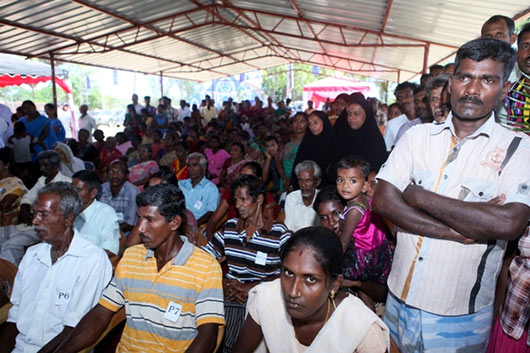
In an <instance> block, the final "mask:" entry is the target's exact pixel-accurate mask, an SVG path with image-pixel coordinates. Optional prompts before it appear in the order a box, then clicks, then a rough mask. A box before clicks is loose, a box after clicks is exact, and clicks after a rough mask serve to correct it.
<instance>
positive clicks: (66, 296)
mask: <svg viewBox="0 0 530 353" xmlns="http://www.w3.org/2000/svg"><path fill="white" fill-rule="evenodd" d="M70 297H71V294H70V293H68V292H61V291H59V292H58V293H57V296H56V297H55V305H64V304H66V303H68V301H69V300H70Z"/></svg>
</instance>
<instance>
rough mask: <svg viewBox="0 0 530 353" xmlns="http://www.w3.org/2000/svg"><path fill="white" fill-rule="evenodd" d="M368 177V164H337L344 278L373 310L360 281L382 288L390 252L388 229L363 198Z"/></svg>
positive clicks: (344, 161)
mask: <svg viewBox="0 0 530 353" xmlns="http://www.w3.org/2000/svg"><path fill="white" fill-rule="evenodd" d="M369 174H370V165H369V164H368V162H366V161H364V160H363V159H361V158H357V157H346V158H343V159H341V160H340V161H339V163H338V164H337V192H338V193H339V195H340V196H341V197H342V198H343V199H344V200H345V202H346V207H345V208H344V211H343V212H342V215H341V216H340V218H341V233H340V240H341V242H342V247H343V251H344V270H343V275H344V278H345V279H346V280H350V281H352V282H349V284H350V285H351V286H354V287H357V288H359V298H361V299H362V300H363V301H364V302H365V304H366V305H367V306H368V307H370V308H372V309H374V303H373V299H372V297H374V294H373V293H367V292H370V291H367V290H366V289H365V288H363V287H368V286H367V283H363V282H366V281H370V282H372V283H371V284H373V285H377V284H379V285H382V286H385V284H386V280H387V277H388V274H389V272H390V266H391V263H392V250H391V247H390V244H389V242H388V240H387V238H386V232H387V228H386V226H385V224H384V222H383V220H382V219H381V217H379V216H378V215H377V214H375V213H373V212H372V204H371V200H370V199H368V197H367V196H366V192H367V191H368V190H369V182H368V176H369ZM379 287H381V286H379ZM376 292H379V291H376ZM369 294H372V295H371V296H370V295H369ZM377 296H378V295H377Z"/></svg>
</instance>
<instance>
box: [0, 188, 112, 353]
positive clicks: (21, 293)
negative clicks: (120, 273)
mask: <svg viewBox="0 0 530 353" xmlns="http://www.w3.org/2000/svg"><path fill="white" fill-rule="evenodd" d="M81 209H82V204H81V200H80V199H79V196H78V194H77V191H76V190H75V189H74V187H73V186H72V184H70V183H65V182H59V183H52V184H50V185H47V186H45V187H44V188H42V189H41V190H40V191H39V194H38V196H37V199H36V200H35V202H34V203H33V211H34V213H35V217H34V218H33V224H34V225H35V229H36V232H37V234H38V236H39V238H40V239H41V241H42V243H40V244H37V245H35V246H33V247H31V248H29V249H28V251H27V253H26V255H25V256H24V258H23V260H22V262H21V263H20V266H19V269H18V273H17V276H16V278H15V284H14V287H13V293H12V295H11V302H12V304H13V307H12V308H11V309H10V311H9V317H8V320H7V322H8V323H7V326H6V327H5V328H4V330H3V331H2V334H1V335H0V347H1V348H0V351H6V352H11V351H12V352H17V353H18V352H37V351H39V350H42V351H46V352H51V351H53V350H54V349H55V348H56V347H57V346H58V345H59V344H60V343H61V342H62V341H63V340H64V339H65V338H66V337H67V336H68V334H69V333H70V331H71V330H72V329H73V327H75V326H76V325H77V323H78V322H79V321H80V320H81V318H82V317H83V316H84V315H85V314H86V313H87V312H88V311H89V310H90V309H91V308H92V307H93V306H94V305H96V304H97V302H98V300H99V298H100V296H101V293H102V292H103V289H104V288H105V287H106V285H107V284H108V283H109V281H110V279H111V275H112V266H111V264H110V262H109V259H108V257H107V255H106V254H105V252H104V251H103V250H102V249H100V248H99V247H97V246H95V245H93V244H92V243H91V242H89V241H88V240H86V239H84V238H83V237H81V236H80V235H79V234H78V232H77V231H75V230H74V228H73V223H74V219H75V217H76V216H77V215H78V214H79V212H80V211H81Z"/></svg>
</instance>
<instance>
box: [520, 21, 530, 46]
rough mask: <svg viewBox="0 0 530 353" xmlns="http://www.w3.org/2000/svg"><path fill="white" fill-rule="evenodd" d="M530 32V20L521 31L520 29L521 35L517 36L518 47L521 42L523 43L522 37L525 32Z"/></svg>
mask: <svg viewBox="0 0 530 353" xmlns="http://www.w3.org/2000/svg"><path fill="white" fill-rule="evenodd" d="M528 32H530V22H528V23H527V24H525V25H524V26H523V28H521V31H519V35H518V36H517V47H519V44H521V40H522V39H521V38H522V37H523V34H526V33H528Z"/></svg>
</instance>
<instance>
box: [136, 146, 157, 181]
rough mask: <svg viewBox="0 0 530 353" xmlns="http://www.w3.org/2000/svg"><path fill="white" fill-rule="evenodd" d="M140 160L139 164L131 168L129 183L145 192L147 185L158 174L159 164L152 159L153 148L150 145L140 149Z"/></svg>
mask: <svg viewBox="0 0 530 353" xmlns="http://www.w3.org/2000/svg"><path fill="white" fill-rule="evenodd" d="M138 150H139V152H140V160H139V161H138V164H136V165H134V166H132V167H131V168H129V182H131V183H133V184H134V185H136V186H137V187H138V188H139V189H140V190H143V186H144V184H145V183H147V182H148V181H149V179H150V178H151V177H152V176H153V174H155V173H156V172H158V170H159V168H158V163H156V161H154V160H153V159H152V156H151V147H150V146H149V145H142V146H141V147H140V148H139V149H138Z"/></svg>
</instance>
